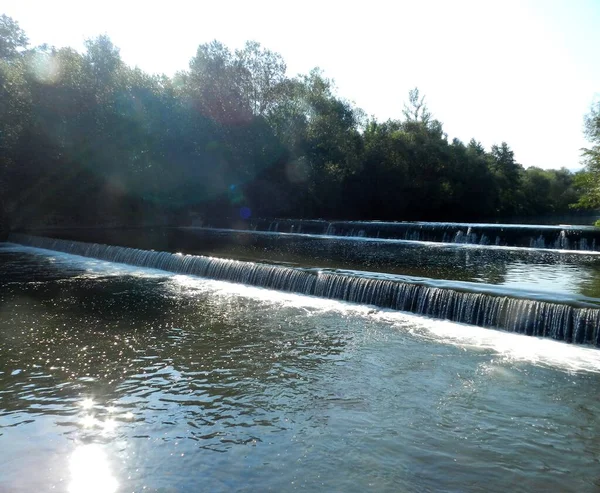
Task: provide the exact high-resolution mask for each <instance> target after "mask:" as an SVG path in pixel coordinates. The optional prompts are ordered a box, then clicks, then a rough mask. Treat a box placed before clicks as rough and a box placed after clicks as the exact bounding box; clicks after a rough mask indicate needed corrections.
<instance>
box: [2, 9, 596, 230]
mask: <svg viewBox="0 0 600 493" xmlns="http://www.w3.org/2000/svg"><path fill="white" fill-rule="evenodd" d="M27 46H28V41H27V37H26V36H25V33H23V31H22V30H21V29H20V28H19V26H18V25H17V24H16V23H15V22H14V21H13V20H12V19H10V18H9V17H6V16H2V17H0V187H1V190H0V192H1V203H0V206H1V210H2V214H3V217H4V222H5V223H6V222H8V223H10V224H13V225H27V224H36V223H44V222H50V223H51V222H52V221H57V220H58V221H65V220H66V222H69V223H76V224H95V223H102V224H109V223H117V224H136V223H138V224H139V223H157V222H164V221H176V222H181V221H185V220H187V218H189V217H190V215H191V214H196V215H200V216H201V217H204V218H217V217H239V215H240V214H241V215H242V216H244V217H246V216H248V215H253V216H263V217H265V216H287V217H303V218H309V217H323V218H340V219H342V218H343V219H353V218H355V219H388V220H412V219H424V220H427V219H438V220H441V219H444V220H473V219H488V220H489V219H493V218H497V217H507V216H511V215H519V216H525V215H539V214H546V213H560V212H563V211H566V210H567V208H568V205H569V204H570V203H573V202H575V201H577V200H578V199H579V197H578V195H577V193H576V190H575V188H574V182H573V175H572V174H571V173H570V172H568V171H567V170H564V169H563V170H560V171H549V170H542V169H538V168H529V169H527V170H525V169H524V168H523V166H521V165H520V164H518V163H517V162H516V160H515V157H514V154H513V152H512V151H511V149H510V147H509V146H508V145H507V144H506V143H504V142H503V143H501V144H500V145H496V146H493V147H492V148H491V150H489V151H488V150H486V149H484V148H483V146H482V145H481V144H480V143H478V142H477V141H476V140H471V141H470V142H469V143H468V144H464V143H462V142H461V141H459V140H457V139H454V140H452V141H448V138H447V136H446V134H445V133H444V130H443V127H442V124H441V123H440V122H439V121H437V120H435V119H434V118H433V117H432V115H431V114H430V112H429V111H428V109H427V107H426V105H425V102H424V99H423V98H422V97H421V96H420V95H419V93H418V90H414V91H411V93H410V95H409V98H408V102H407V105H406V107H405V111H404V115H403V118H401V119H398V120H389V121H386V122H379V121H377V120H375V119H372V118H366V117H365V116H364V114H363V113H362V112H361V111H360V110H359V109H357V108H355V107H354V105H353V104H351V103H350V102H348V101H346V100H344V99H342V98H340V97H339V96H338V95H336V93H335V90H334V88H333V86H332V82H331V81H330V80H328V79H327V78H326V77H324V75H323V74H322V73H321V72H320V71H318V70H313V71H312V72H311V73H309V74H308V75H304V76H298V77H289V76H288V75H287V74H286V65H285V62H284V60H283V59H282V58H281V56H280V55H278V54H277V53H273V52H272V51H269V50H267V49H265V48H263V47H261V45H260V44H258V43H255V42H249V43H247V44H246V46H245V47H244V48H243V49H241V50H236V51H234V52H232V51H230V50H229V49H228V48H227V47H225V46H223V45H222V44H220V43H218V42H216V41H215V42H212V43H209V44H203V45H201V46H199V48H198V51H197V53H196V55H195V56H194V58H192V60H191V61H190V65H189V69H188V70H185V71H182V72H180V73H178V74H176V75H175V76H174V77H172V78H169V77H166V76H164V75H150V74H147V73H144V72H143V71H141V70H140V69H138V68H131V67H129V66H127V65H126V64H124V63H123V61H122V60H121V58H120V55H119V50H118V49H117V48H116V47H115V46H114V45H113V44H112V43H111V41H110V39H108V38H107V37H106V36H100V37H98V38H96V39H93V40H89V41H88V42H87V44H86V51H85V53H83V54H82V53H79V52H77V51H75V50H72V49H70V48H60V49H55V48H53V47H50V46H45V45H44V46H39V47H36V48H34V49H28V48H27ZM590 118H591V119H594V118H596V119H597V114H595V116H594V114H593V115H592V116H591V117H590ZM592 126H593V125H592ZM596 135H597V134H596ZM590 152H591V153H592V154H591V156H592V157H591V158H590V159H592V160H593V159H596V160H597V149H596V150H592V151H590ZM594 152H595V153H596V154H593V153H594ZM594 155H595V156H596V158H594V157H593V156H594ZM596 162H597V161H596ZM598 168H599V169H600V167H598ZM594 172H596V171H594ZM61 218H62V219H61Z"/></svg>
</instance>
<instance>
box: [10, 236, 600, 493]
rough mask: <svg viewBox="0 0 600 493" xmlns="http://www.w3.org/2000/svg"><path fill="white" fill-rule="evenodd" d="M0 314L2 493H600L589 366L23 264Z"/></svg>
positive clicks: (586, 353)
mask: <svg viewBox="0 0 600 493" xmlns="http://www.w3.org/2000/svg"><path fill="white" fill-rule="evenodd" d="M38 252H39V251H38ZM0 303H1V305H0V306H1V309H0V392H1V394H0V396H1V400H0V443H1V444H2V447H0V470H2V474H1V475H0V491H4V490H6V491H11V492H12V491H15V492H21V491H50V490H52V491H56V490H58V491H115V490H117V491H141V490H142V489H143V488H144V487H146V489H145V491H169V492H170V491H198V490H204V491H231V490H235V491H296V490H304V491H365V490H367V491H368V490H372V491H415V492H416V491H440V490H452V491H507V490H510V491H532V490H543V489H544V490H550V489H551V490H554V491H556V490H560V491H577V492H582V491H583V492H585V491H597V489H598V488H599V487H600V472H599V470H600V469H599V467H598V466H599V462H600V443H599V442H598V440H597V431H598V429H600V428H599V425H600V422H599V421H600V404H599V402H598V400H597V395H598V393H599V392H600V351H597V350H594V349H587V348H585V347H577V346H569V345H566V344H562V343H558V342H554V341H550V340H539V339H536V338H532V337H525V336H519V335H515V334H507V333H502V332H498V331H490V330H485V329H480V328H475V327H469V326H463V325H458V324H453V323H449V322H440V321H433V320H427V319H423V318H419V317H414V316H409V315H404V314H399V313H391V312H385V311H377V310H373V309H372V308H368V307H361V306H352V305H347V304H344V303H339V302H334V301H329V300H320V299H316V298H310V297H303V296H297V295H292V294H282V293H277V292H274V291H267V290H262V289H257V288H249V287H245V286H241V285H234V284H228V283H223V282H216V281H208V280H200V279H197V278H193V277H186V276H176V275H171V274H168V273H165V272H160V271H155V270H149V269H140V268H133V267H128V266H124V265H120V264H112V263H108V262H102V261H97V260H92V259H81V258H77V257H72V256H69V255H65V254H60V253H56V254H50V255H46V254H37V255H33V254H32V253H30V251H27V250H25V249H19V248H13V249H7V248H4V249H2V250H1V251H0ZM6 444H9V445H8V446H7V445H6Z"/></svg>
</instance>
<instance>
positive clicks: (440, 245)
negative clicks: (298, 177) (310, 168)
mask: <svg viewBox="0 0 600 493" xmlns="http://www.w3.org/2000/svg"><path fill="white" fill-rule="evenodd" d="M179 229H189V230H194V229H199V230H204V231H212V232H215V233H240V234H247V235H260V236H268V237H277V236H284V237H290V238H295V237H296V238H311V239H316V240H321V239H325V240H333V241H339V242H364V243H380V244H383V243H385V244H399V245H407V246H410V245H412V246H415V247H427V248H432V249H440V250H497V251H507V252H515V251H516V252H539V253H542V254H547V253H560V254H577V255H593V256H600V251H598V250H568V249H561V248H542V247H534V246H531V247H529V246H511V245H481V244H478V243H454V242H444V241H425V240H405V239H401V238H374V237H370V236H341V235H328V234H315V233H287V232H284V231H281V232H279V231H258V230H257V231H253V230H248V229H225V228H199V227H197V226H181V227H179Z"/></svg>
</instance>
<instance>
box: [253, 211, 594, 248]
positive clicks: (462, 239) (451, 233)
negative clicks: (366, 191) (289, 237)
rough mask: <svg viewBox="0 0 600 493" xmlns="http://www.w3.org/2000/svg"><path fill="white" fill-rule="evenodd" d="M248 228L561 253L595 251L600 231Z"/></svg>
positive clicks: (316, 224)
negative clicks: (551, 250)
mask: <svg viewBox="0 0 600 493" xmlns="http://www.w3.org/2000/svg"><path fill="white" fill-rule="evenodd" d="M284 225H285V226H287V227H284ZM257 226H258V227H257ZM248 227H249V228H250V227H254V229H256V230H258V231H267V230H268V231H272V232H279V231H290V232H293V233H300V231H303V232H304V233H306V234H324V235H328V236H360V237H366V238H385V239H403V240H411V241H429V242H443V243H461V244H475V245H489V244H496V245H504V246H518V247H531V248H550V249H560V250H570V249H573V250H592V251H597V250H598V248H597V247H596V243H597V241H596V240H597V239H600V228H595V227H592V226H545V225H525V224H477V223H435V222H430V223H426V222H379V221H333V222H327V221H324V220H317V219H315V220H312V219H310V220H309V219H306V220H304V219H297V220H296V219H294V220H291V219H281V220H259V221H258V222H255V223H249V225H248ZM484 238H485V239H484Z"/></svg>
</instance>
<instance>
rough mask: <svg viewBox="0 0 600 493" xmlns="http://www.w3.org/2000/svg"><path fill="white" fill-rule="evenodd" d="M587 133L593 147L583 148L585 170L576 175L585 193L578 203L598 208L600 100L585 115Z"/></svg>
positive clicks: (599, 206)
mask: <svg viewBox="0 0 600 493" xmlns="http://www.w3.org/2000/svg"><path fill="white" fill-rule="evenodd" d="M585 135H586V137H587V139H588V140H589V141H590V142H591V143H592V147H591V148H590V149H582V150H583V158H584V163H585V171H584V172H583V173H579V174H578V176H577V177H576V185H577V186H578V187H579V188H580V189H581V190H582V192H583V193H582V194H581V197H580V198H579V201H578V202H577V204H576V205H577V206H580V207H584V208H588V209H597V208H600V100H599V101H598V102H597V103H596V104H594V105H592V108H591V109H590V112H589V114H588V115H587V116H586V117H585Z"/></svg>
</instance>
